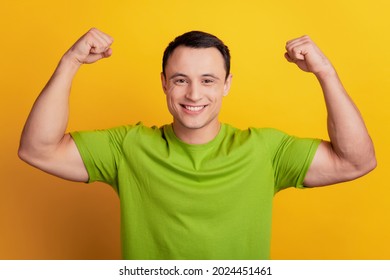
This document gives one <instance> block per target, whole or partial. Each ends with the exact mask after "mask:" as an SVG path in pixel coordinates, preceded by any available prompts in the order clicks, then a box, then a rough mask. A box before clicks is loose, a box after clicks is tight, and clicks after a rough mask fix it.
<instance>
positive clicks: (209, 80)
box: [202, 79, 214, 85]
mask: <svg viewBox="0 0 390 280" xmlns="http://www.w3.org/2000/svg"><path fill="white" fill-rule="evenodd" d="M202 83H203V84H205V85H210V84H213V83H214V80H213V79H204V80H203V81H202Z"/></svg>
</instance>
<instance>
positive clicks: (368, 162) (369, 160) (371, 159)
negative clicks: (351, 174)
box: [356, 154, 378, 177]
mask: <svg viewBox="0 0 390 280" xmlns="http://www.w3.org/2000/svg"><path fill="white" fill-rule="evenodd" d="M377 165H378V163H377V161H376V156H375V154H372V155H370V156H368V157H365V158H364V162H363V163H361V164H360V165H358V166H357V167H356V172H357V176H356V177H361V176H364V175H366V174H368V173H370V172H371V171H373V170H374V169H375V168H376V167H377Z"/></svg>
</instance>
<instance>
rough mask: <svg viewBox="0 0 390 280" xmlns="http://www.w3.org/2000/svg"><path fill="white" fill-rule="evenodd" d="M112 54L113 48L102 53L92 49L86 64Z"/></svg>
mask: <svg viewBox="0 0 390 280" xmlns="http://www.w3.org/2000/svg"><path fill="white" fill-rule="evenodd" d="M111 55H112V49H111V48H109V49H107V50H105V51H104V52H100V53H94V52H92V51H91V52H90V54H89V55H88V56H87V58H86V59H85V61H84V63H86V64H90V63H94V62H96V61H98V60H99V59H102V58H108V57H110V56H111Z"/></svg>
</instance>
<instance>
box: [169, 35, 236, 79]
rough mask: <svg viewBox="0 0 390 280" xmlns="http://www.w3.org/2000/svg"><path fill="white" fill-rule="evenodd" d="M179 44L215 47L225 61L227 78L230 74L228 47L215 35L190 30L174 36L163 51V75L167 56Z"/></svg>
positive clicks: (198, 47)
mask: <svg viewBox="0 0 390 280" xmlns="http://www.w3.org/2000/svg"><path fill="white" fill-rule="evenodd" d="M179 46H186V47H190V48H195V49H200V48H216V49H218V50H219V52H220V53H221V54H222V57H223V59H224V61H225V70H226V77H225V78H227V77H228V76H229V74H230V52H229V48H228V47H227V46H226V45H225V44H224V43H223V42H222V41H221V40H220V39H219V38H217V37H216V36H214V35H212V34H209V33H206V32H203V31H190V32H187V33H184V34H182V35H180V36H178V37H176V38H175V40H173V41H172V42H170V43H169V45H168V47H167V48H166V49H165V51H164V56H163V60H162V71H163V74H164V76H165V67H166V65H167V61H168V58H169V57H170V56H171V55H172V53H173V51H174V50H175V49H176V48H177V47H179Z"/></svg>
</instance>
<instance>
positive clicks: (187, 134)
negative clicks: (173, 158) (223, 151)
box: [172, 121, 221, 145]
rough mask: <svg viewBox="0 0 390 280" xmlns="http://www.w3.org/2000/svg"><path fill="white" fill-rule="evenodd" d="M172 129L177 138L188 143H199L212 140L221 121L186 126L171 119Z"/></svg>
mask: <svg viewBox="0 0 390 280" xmlns="http://www.w3.org/2000/svg"><path fill="white" fill-rule="evenodd" d="M172 127H173V131H174V132H175V135H176V137H177V138H179V139H180V140H181V141H183V142H184V143H187V144H190V145H201V144H206V143H208V142H210V141H212V140H213V139H214V138H215V137H216V136H217V135H218V133H219V131H220V129H221V123H220V122H219V121H218V122H214V123H210V124H208V125H206V126H204V127H201V128H188V127H184V126H182V125H181V124H178V123H177V122H175V121H173V124H172Z"/></svg>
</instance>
